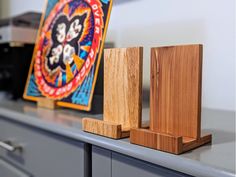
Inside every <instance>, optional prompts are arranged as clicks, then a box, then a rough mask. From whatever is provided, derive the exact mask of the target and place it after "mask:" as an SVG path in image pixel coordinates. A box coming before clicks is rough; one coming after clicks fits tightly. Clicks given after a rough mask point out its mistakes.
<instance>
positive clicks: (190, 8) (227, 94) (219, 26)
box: [108, 0, 236, 110]
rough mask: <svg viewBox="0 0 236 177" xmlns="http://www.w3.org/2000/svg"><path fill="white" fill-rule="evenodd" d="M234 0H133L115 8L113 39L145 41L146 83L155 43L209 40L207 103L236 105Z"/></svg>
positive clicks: (206, 44)
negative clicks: (151, 52)
mask: <svg viewBox="0 0 236 177" xmlns="http://www.w3.org/2000/svg"><path fill="white" fill-rule="evenodd" d="M235 33H236V31H235V0H178V1H176V0H133V1H130V2H127V3H122V4H120V5H117V6H115V7H114V8H113V11H112V17H111V22H110V30H109V35H108V40H111V41H112V40H115V41H116V42H117V46H118V47H127V46H135V45H139V46H144V47H145V59H144V86H145V87H148V86H149V67H150V65H149V64H150V63H149V61H150V57H149V54H150V47H155V46H163V45H164V46H165V45H174V44H189V43H202V44H203V45H204V70H203V97H202V102H203V106H204V107H209V108H218V109H227V110H235V57H236V56H235V47H236V46H235Z"/></svg>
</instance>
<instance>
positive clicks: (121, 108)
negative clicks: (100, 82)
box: [82, 47, 143, 139]
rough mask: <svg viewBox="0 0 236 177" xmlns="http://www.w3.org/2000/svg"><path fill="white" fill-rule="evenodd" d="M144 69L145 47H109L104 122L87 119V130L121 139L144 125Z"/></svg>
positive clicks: (84, 121)
mask: <svg viewBox="0 0 236 177" xmlns="http://www.w3.org/2000/svg"><path fill="white" fill-rule="evenodd" d="M142 69H143V48H142V47H135V48H123V49H107V50H105V53H104V117H103V121H100V120H95V119H90V118H84V119H83V122H82V124H83V130H84V131H86V132H90V133H94V134H97V135H101V136H105V137H109V138H113V139H120V138H125V137H129V135H130V128H138V127H140V126H141V116H142V78H143V75H142Z"/></svg>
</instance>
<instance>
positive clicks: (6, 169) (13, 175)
mask: <svg viewBox="0 0 236 177" xmlns="http://www.w3.org/2000/svg"><path fill="white" fill-rule="evenodd" d="M0 176H1V177H30V176H29V175H27V174H25V173H24V172H23V171H22V170H20V169H18V168H16V167H15V166H13V165H12V164H9V163H8V162H6V161H5V160H3V159H1V158H0Z"/></svg>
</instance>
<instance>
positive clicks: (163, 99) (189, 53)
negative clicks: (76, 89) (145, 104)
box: [130, 45, 212, 154]
mask: <svg viewBox="0 0 236 177" xmlns="http://www.w3.org/2000/svg"><path fill="white" fill-rule="evenodd" d="M201 83H202V46H201V45H186V46H173V47H160V48H152V50H151V88H150V89H151V91H150V92H151V94H150V129H139V128H136V129H132V130H131V135H130V141H131V143H133V144H138V145H142V146H145V147H149V148H153V149H158V150H161V151H165V152H169V153H173V154H180V153H183V152H186V151H189V150H191V149H194V148H196V147H199V146H201V145H203V144H206V143H209V142H211V139H212V137H211V135H204V136H201Z"/></svg>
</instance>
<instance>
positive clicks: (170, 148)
mask: <svg viewBox="0 0 236 177" xmlns="http://www.w3.org/2000/svg"><path fill="white" fill-rule="evenodd" d="M130 142H131V143H133V144H138V145H141V146H145V147H149V148H152V149H158V150H161V151H164V152H169V153H174V154H180V153H182V137H175V136H172V135H168V134H163V133H156V132H153V131H150V130H147V129H132V130H131V135H130Z"/></svg>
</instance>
